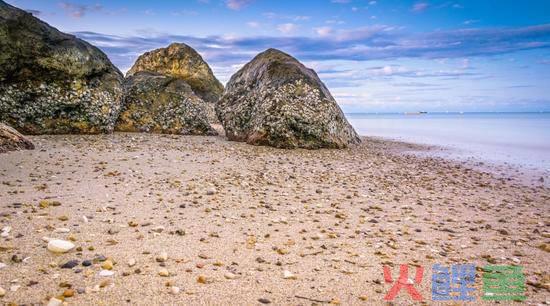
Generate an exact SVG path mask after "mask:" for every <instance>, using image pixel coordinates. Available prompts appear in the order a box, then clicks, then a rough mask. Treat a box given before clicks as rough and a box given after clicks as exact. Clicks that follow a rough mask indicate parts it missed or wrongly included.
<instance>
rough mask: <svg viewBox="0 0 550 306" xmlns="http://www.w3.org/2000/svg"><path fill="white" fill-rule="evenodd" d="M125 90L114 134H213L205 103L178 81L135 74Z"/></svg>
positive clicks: (182, 82)
mask: <svg viewBox="0 0 550 306" xmlns="http://www.w3.org/2000/svg"><path fill="white" fill-rule="evenodd" d="M124 91H125V93H126V94H125V98H124V104H123V108H122V111H121V113H120V117H119V119H118V122H117V125H116V130H117V131H120V132H148V133H164V134H182V135H216V131H215V130H214V129H213V128H212V127H211V126H210V123H209V122H208V118H207V115H206V109H205V108H206V105H205V103H204V101H203V100H202V99H201V98H200V97H198V96H197V95H196V94H195V93H194V92H193V90H192V88H191V86H190V85H189V84H187V82H185V81H184V80H182V79H180V78H175V77H170V76H165V75H161V74H155V73H150V72H138V73H136V74H133V75H132V76H130V77H128V78H126V79H125V81H124Z"/></svg>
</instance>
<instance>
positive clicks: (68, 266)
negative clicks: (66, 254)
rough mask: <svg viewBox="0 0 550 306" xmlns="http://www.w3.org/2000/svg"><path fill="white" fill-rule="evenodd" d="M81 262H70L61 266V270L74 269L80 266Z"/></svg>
mask: <svg viewBox="0 0 550 306" xmlns="http://www.w3.org/2000/svg"><path fill="white" fill-rule="evenodd" d="M79 263H80V262H79V261H78V260H76V259H75V260H69V261H67V262H66V263H64V264H62V265H61V269H72V268H74V267H76V266H78V264H79Z"/></svg>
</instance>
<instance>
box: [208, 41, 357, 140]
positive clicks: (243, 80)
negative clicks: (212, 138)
mask: <svg viewBox="0 0 550 306" xmlns="http://www.w3.org/2000/svg"><path fill="white" fill-rule="evenodd" d="M216 112H217V115H218V118H219V120H220V121H221V123H222V125H223V127H224V129H225V133H226V135H227V137H228V139H229V140H235V141H245V142H247V143H249V144H254V145H268V146H274V147H279V148H306V149H317V148H345V147H347V146H349V145H351V144H357V143H359V142H360V139H359V137H358V135H357V134H356V133H355V131H354V130H353V128H352V127H351V125H350V124H349V123H348V122H347V120H346V118H345V117H344V114H343V113H342V111H341V109H340V108H339V107H338V104H337V103H336V101H335V100H334V98H333V97H332V95H331V94H330V92H329V91H328V89H327V88H326V87H325V85H324V84H323V83H322V82H321V80H320V79H319V77H318V76H317V74H316V73H315V72H314V71H313V70H310V69H308V68H306V67H305V66H304V65H302V64H301V63H300V62H298V61H297V60H296V59H295V58H293V57H291V56H290V55H288V54H285V53H283V52H281V51H279V50H275V49H269V50H267V51H265V52H263V53H260V54H259V55H258V56H256V57H255V58H254V59H253V60H252V61H251V62H249V63H248V64H246V65H245V66H244V67H243V68H242V69H241V70H239V71H238V72H237V73H236V74H235V75H233V76H232V77H231V80H230V81H229V83H228V84H227V86H226V89H225V92H224V95H223V97H222V98H221V100H220V101H219V102H218V103H217V105H216Z"/></svg>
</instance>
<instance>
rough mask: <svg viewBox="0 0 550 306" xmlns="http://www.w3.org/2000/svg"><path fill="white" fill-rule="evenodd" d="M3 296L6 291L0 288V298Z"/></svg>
mask: <svg viewBox="0 0 550 306" xmlns="http://www.w3.org/2000/svg"><path fill="white" fill-rule="evenodd" d="M4 295H6V289H4V288H2V287H0V297H3V296H4Z"/></svg>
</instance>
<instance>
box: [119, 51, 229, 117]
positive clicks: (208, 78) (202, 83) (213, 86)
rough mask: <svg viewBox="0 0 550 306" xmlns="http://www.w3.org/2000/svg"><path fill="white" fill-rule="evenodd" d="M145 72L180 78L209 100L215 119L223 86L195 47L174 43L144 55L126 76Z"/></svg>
mask: <svg viewBox="0 0 550 306" xmlns="http://www.w3.org/2000/svg"><path fill="white" fill-rule="evenodd" d="M141 71H145V72H151V73H157V74H161V75H165V76H170V77H174V78H179V79H182V80H184V81H185V82H187V84H189V86H191V88H192V89H193V92H194V93H195V94H196V95H197V96H199V97H200V98H201V99H203V100H204V101H205V102H206V103H207V107H206V110H207V112H208V115H209V118H210V119H211V120H216V116H215V114H214V103H216V102H217V101H218V100H219V98H220V97H221V95H222V93H223V85H222V83H220V81H218V79H216V77H215V76H214V73H213V72H212V70H211V69H210V67H209V66H208V64H207V63H206V62H205V61H204V59H203V58H202V57H201V56H200V54H199V53H198V52H197V51H195V49H193V48H191V47H190V46H188V45H186V44H183V43H173V44H171V45H169V46H168V47H166V48H160V49H156V50H153V51H150V52H146V53H144V54H143V55H141V56H140V57H139V58H138V59H137V61H136V62H135V64H134V66H132V68H131V69H130V70H129V71H128V73H127V74H126V76H127V77H128V76H132V75H134V74H136V73H138V72H141Z"/></svg>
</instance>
